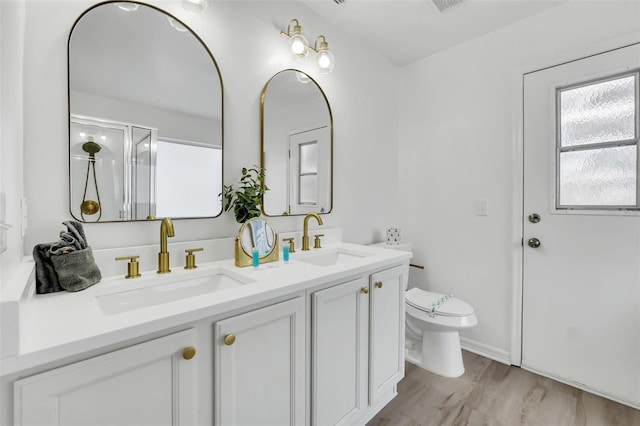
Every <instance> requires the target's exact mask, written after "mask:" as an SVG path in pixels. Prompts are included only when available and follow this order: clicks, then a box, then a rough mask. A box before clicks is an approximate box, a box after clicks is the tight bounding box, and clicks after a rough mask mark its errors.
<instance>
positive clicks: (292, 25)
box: [280, 18, 336, 74]
mask: <svg viewBox="0 0 640 426" xmlns="http://www.w3.org/2000/svg"><path fill="white" fill-rule="evenodd" d="M280 34H282V35H283V36H285V37H287V38H288V39H289V47H290V48H291V53H292V54H293V59H295V60H298V61H300V60H302V59H304V58H306V57H307V55H308V54H309V51H310V50H311V51H312V52H314V53H316V54H317V56H316V65H317V66H318V70H319V71H320V73H321V74H329V73H330V72H331V71H332V70H333V67H334V66H335V64H336V63H335V58H334V57H333V53H331V52H330V51H329V43H327V39H326V37H325V36H324V35H319V36H318V37H316V41H315V43H314V45H313V47H311V46H309V42H308V41H307V39H306V37H305V36H304V35H303V34H302V26H300V23H299V22H298V20H297V19H295V18H294V19H292V20H291V21H289V25H288V26H287V32H286V33H285V32H284V31H280ZM318 45H319V46H318Z"/></svg>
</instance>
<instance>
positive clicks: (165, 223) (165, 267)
mask: <svg viewBox="0 0 640 426" xmlns="http://www.w3.org/2000/svg"><path fill="white" fill-rule="evenodd" d="M174 235H175V233H174V231H173V222H171V219H169V218H168V217H165V218H164V219H162V223H160V253H158V273H159V274H166V273H167V272H171V269H170V268H169V250H168V249H167V237H173V236H174Z"/></svg>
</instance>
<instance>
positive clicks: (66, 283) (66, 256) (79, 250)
mask: <svg viewBox="0 0 640 426" xmlns="http://www.w3.org/2000/svg"><path fill="white" fill-rule="evenodd" d="M63 225H65V226H66V227H67V231H66V232H65V231H62V232H60V240H59V241H57V242H55V243H48V244H38V245H36V246H35V247H34V248H33V259H34V261H35V263H36V293H37V294H44V293H53V292H56V291H62V290H67V291H80V290H84V289H85V288H87V287H89V286H91V285H93V284H95V283H97V282H99V281H100V280H101V279H102V275H101V274H100V269H98V265H96V262H95V260H94V258H93V252H92V251H91V247H89V246H88V245H87V238H86V236H85V234H84V229H83V228H82V224H81V223H79V222H75V221H72V220H69V221H66V222H63Z"/></svg>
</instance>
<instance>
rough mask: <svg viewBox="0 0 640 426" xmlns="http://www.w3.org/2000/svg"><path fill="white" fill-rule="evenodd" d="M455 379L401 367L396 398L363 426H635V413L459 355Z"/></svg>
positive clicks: (639, 421) (639, 420) (639, 418)
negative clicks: (459, 367)
mask: <svg viewBox="0 0 640 426" xmlns="http://www.w3.org/2000/svg"><path fill="white" fill-rule="evenodd" d="M463 359H464V365H465V370H466V372H465V373H464V374H463V375H462V376H461V377H457V378H455V379H451V378H446V377H441V376H437V375H435V374H432V373H429V372H428V371H425V370H423V369H421V368H418V367H416V366H414V365H413V364H409V363H407V364H406V372H405V378H404V379H403V380H402V381H401V382H400V383H399V385H398V396H397V397H396V398H395V399H394V400H392V401H391V402H390V403H389V404H388V405H387V406H386V407H385V408H384V409H383V410H382V411H381V412H380V413H378V415H377V416H376V417H374V418H373V419H372V420H371V421H370V422H369V423H368V424H367V426H387V425H389V426H445V425H446V426H449V425H451V426H454V425H455V426H462V425H473V426H476V425H478V426H479V425H487V426H515V425H528V426H564V425H567V426H640V410H635V409H633V408H631V407H628V406H625V405H622V404H618V403H616V402H613V401H610V400H608V399H604V398H601V397H599V396H596V395H593V394H590V393H588V392H584V391H582V390H579V389H576V388H574V387H571V386H568V385H565V384H562V383H559V382H556V381H554V380H551V379H548V378H546V377H542V376H539V375H537V374H534V373H531V372H528V371H526V370H523V369H520V368H517V367H510V366H507V365H504V364H501V363H499V362H496V361H492V360H489V359H487V358H484V357H481V356H479V355H475V354H472V353H470V352H465V351H463Z"/></svg>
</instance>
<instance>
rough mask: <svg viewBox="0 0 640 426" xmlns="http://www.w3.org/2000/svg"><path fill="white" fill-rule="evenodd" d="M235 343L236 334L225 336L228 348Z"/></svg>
mask: <svg viewBox="0 0 640 426" xmlns="http://www.w3.org/2000/svg"><path fill="white" fill-rule="evenodd" d="M235 341H236V335H235V334H227V335H226V336H224V344H225V345H227V346H231V345H233V343H234V342H235Z"/></svg>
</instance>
